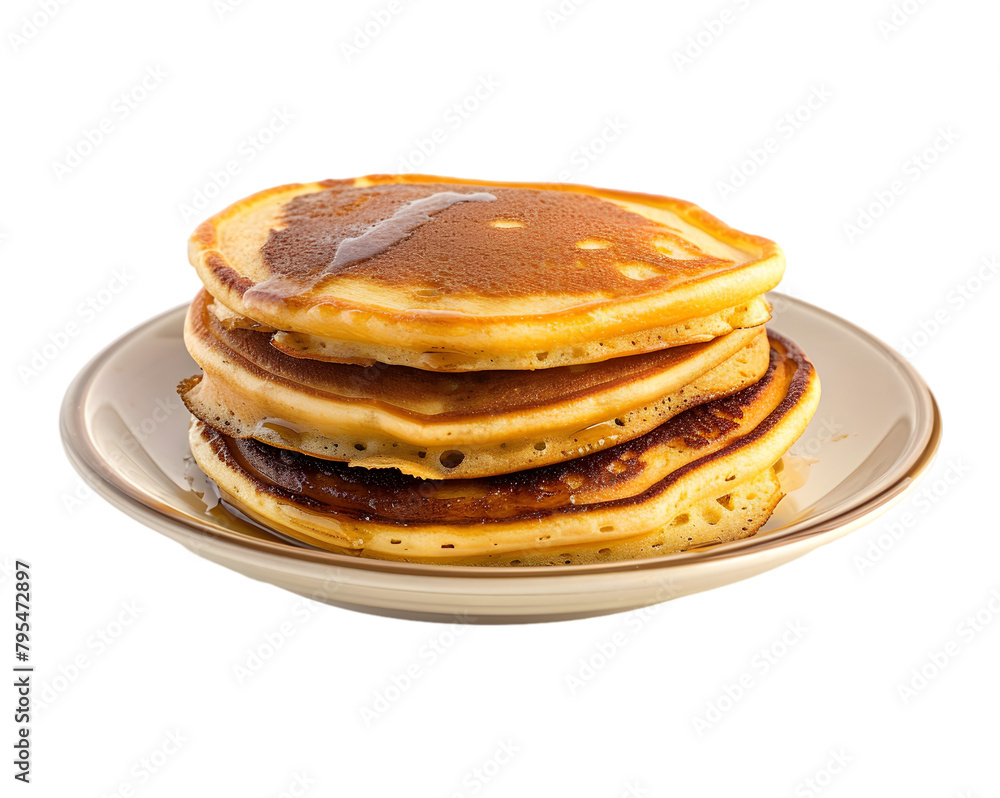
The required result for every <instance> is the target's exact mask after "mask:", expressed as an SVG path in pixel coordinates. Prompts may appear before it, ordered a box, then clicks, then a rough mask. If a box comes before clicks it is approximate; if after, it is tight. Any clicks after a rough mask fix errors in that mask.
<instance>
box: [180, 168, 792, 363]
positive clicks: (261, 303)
mask: <svg viewBox="0 0 1000 798" xmlns="http://www.w3.org/2000/svg"><path fill="white" fill-rule="evenodd" d="M190 258H191V262H192V263H193V264H194V266H195V268H196V269H197V270H198V273H199V275H200V277H201V278H202V280H203V282H204V284H205V286H206V288H207V289H208V290H209V292H210V293H211V294H213V295H214V296H215V297H217V298H218V299H219V300H220V301H221V302H222V303H223V304H225V305H226V306H227V307H228V308H230V309H231V310H232V311H233V312H234V313H235V314H238V315H240V316H243V317H246V318H249V319H251V320H253V321H255V322H258V323H260V324H263V325H266V326H268V327H270V328H273V329H274V330H276V331H278V334H277V335H276V342H277V343H278V344H279V345H280V346H281V347H282V348H283V349H284V350H285V351H286V352H289V353H292V354H296V355H300V356H304V357H308V358H324V359H328V360H333V361H342V362H357V363H365V362H372V361H379V362H384V363H391V364H397V365H407V366H411V367H415V368H423V369H430V370H442V371H445V370H447V371H462V370H495V369H547V368H553V367H557V366H561V365H567V364H573V363H585V362H595V361H601V360H605V359H608V358H610V357H617V356H621V355H624V354H634V353H637V352H644V351H651V350H655V349H661V348H665V347H670V346H677V345H681V344H685V343H692V342H697V341H704V340H708V339H710V338H713V337H716V336H719V335H723V334H725V333H727V332H730V331H732V330H733V329H737V328H742V327H746V326H755V325H757V324H760V323H762V322H763V321H765V320H766V319H767V317H768V309H767V305H766V303H765V302H764V300H763V299H762V295H763V293H764V292H765V291H767V290H769V289H771V288H773V287H774V286H775V285H776V284H777V283H778V281H779V280H780V278H781V274H782V271H783V269H784V257H783V255H782V253H781V250H780V249H779V248H778V246H777V245H776V244H774V243H773V242H772V241H769V240H767V239H764V238H760V237H758V236H751V235H747V234H745V233H741V232H739V231H737V230H734V229H733V228H730V227H729V226H727V225H725V224H723V223H722V222H720V221H719V220H718V219H716V218H715V217H713V216H711V215H709V214H707V213H706V212H705V211H703V210H701V209H700V208H698V207H697V206H694V205H692V204H691V203H687V202H683V201H681V200H676V199H671V198H667V197H657V196H653V195H646V194H634V193H628V192H621V191H611V190H606V189H595V188H590V187H587V186H566V185H560V184H546V183H496V182H493V183H491V182H487V181H471V180H458V179H456V178H443V177H433V176H427V175H402V176H401V175H370V176H368V177H362V178H355V179H349V180H329V181H323V182H320V183H307V184H295V185H290V186H282V187H278V188H274V189H270V190H267V191H263V192H260V193H258V194H255V195H253V196H251V197H248V198H247V199H245V200H242V201H240V202H238V203H236V204H235V205H233V206H231V207H230V208H228V209H226V210H225V211H223V212H222V213H220V214H217V215H216V216H214V217H212V218H211V219H209V220H208V221H206V222H205V223H203V224H202V225H201V226H199V228H198V229H197V231H196V232H195V234H194V236H193V237H192V239H191V244H190Z"/></svg>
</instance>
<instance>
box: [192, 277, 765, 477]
mask: <svg viewBox="0 0 1000 798" xmlns="http://www.w3.org/2000/svg"><path fill="white" fill-rule="evenodd" d="M217 307H218V303H215V302H213V301H212V299H211V297H210V296H209V295H208V294H207V293H205V292H204V291H203V292H201V293H200V294H199V296H198V297H197V298H196V299H195V301H194V302H193V303H192V305H191V308H190V310H189V313H188V319H187V324H186V326H185V342H186V344H187V347H188V350H189V351H190V353H191V355H192V356H193V357H194V359H195V361H197V363H198V365H200V366H201V367H202V369H203V370H204V376H202V377H200V378H192V379H190V380H186V381H185V382H184V383H182V385H181V395H182V397H183V399H184V402H185V403H186V405H187V406H188V408H189V409H190V410H191V412H192V413H193V414H194V415H195V416H196V417H198V418H199V419H201V420H202V421H204V422H205V423H207V424H209V425H210V426H213V427H215V428H217V429H219V430H220V431H221V432H224V433H225V434H227V435H230V436H234V437H252V438H256V439H257V440H260V441H263V442H265V443H269V444H271V445H274V446H278V447H281V448H288V449H295V450H297V451H301V452H304V453H307V454H311V455H314V456H317V457H323V458H327V459H332V460H343V461H346V462H349V463H351V464H352V465H360V466H365V467H367V468H384V467H394V468H399V469H400V470H402V471H404V472H405V473H407V474H411V475H414V476H420V477H427V478H465V477H479V476H488V475H491V474H500V473H509V472H512V471H517V470H521V469H524V468H529V467H536V466H541V465H546V464H548V463H554V462H558V461H561V460H566V459H570V458H574V457H579V456H581V455H584V454H587V453H588V452H593V451H597V450H600V449H603V448H607V447H609V446H612V445H614V444H616V443H622V442H625V441H628V440H631V439H633V438H636V437H638V436H640V435H642V434H644V433H645V432H648V431H649V430H651V429H653V428H654V427H656V426H657V425H659V424H661V423H663V421H665V420H666V419H668V418H671V417H672V416H674V415H676V414H677V413H680V412H682V411H683V410H685V409H687V408H688V407H692V406H694V405H696V404H700V403H702V402H706V401H709V400H711V399H715V398H718V397H721V396H728V395H729V394H732V393H734V392H736V391H738V390H740V389H742V388H745V387H746V386H748V385H750V384H752V383H754V382H756V381H757V380H758V379H760V377H761V376H762V375H763V374H764V372H765V370H766V369H767V367H768V357H769V346H768V342H767V335H766V334H765V332H764V328H763V327H759V328H753V329H748V330H736V331H734V332H731V333H729V334H728V335H725V336H722V337H720V338H716V339H714V340H712V341H708V342H705V343H700V344H689V345H686V346H681V347H673V348H670V349H664V350H659V351H655V352H650V353H646V354H641V355H633V356H630V357H621V358H614V359H612V360H607V361H603V362H600V363H593V364H582V365H576V366H563V367H559V368H554V369H547V370H545V371H527V372H513V371H477V372H465V373H458V374H447V373H435V372H430V371H422V370H419V369H412V368H407V367H405V366H384V365H380V366H372V367H363V366H355V365H344V364H336V363H326V362H314V361H307V360H302V359H299V358H292V357H288V356H287V355H285V354H283V353H282V352H280V351H278V350H277V349H275V348H274V347H273V346H271V345H270V338H269V336H268V334H267V333H266V332H260V331H255V330H253V329H244V328H242V327H231V326H228V325H227V324H226V323H225V320H226V319H227V318H228V316H227V314H225V313H224V312H223V313H222V314H221V315H222V319H220V318H218V317H217V316H216V313H215V312H214V310H215V309H216V308H217Z"/></svg>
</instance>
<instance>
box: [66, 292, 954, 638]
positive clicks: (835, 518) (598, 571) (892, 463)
mask: <svg viewBox="0 0 1000 798" xmlns="http://www.w3.org/2000/svg"><path fill="white" fill-rule="evenodd" d="M770 298H771V301H772V302H773V303H774V306H775V310H774V319H773V320H772V322H771V323H770V325H769V326H770V327H771V328H773V329H774V330H777V331H778V332H780V333H782V334H784V335H786V336H788V337H789V338H791V339H792V340H793V341H795V342H796V343H798V344H799V345H800V346H801V347H802V348H803V349H804V350H805V352H806V353H807V354H808V355H809V357H810V358H811V359H812V361H813V363H814V364H815V366H816V370H817V371H818V372H819V376H820V380H821V382H822V387H823V391H822V400H821V402H820V405H819V409H818V410H817V412H816V415H815V417H814V418H813V421H812V423H811V424H810V425H809V427H808V429H807V430H806V432H805V434H804V435H803V436H802V438H801V439H800V440H799V442H798V443H797V444H796V446H795V447H794V448H793V450H792V456H791V457H790V458H788V459H787V461H786V462H787V464H788V470H789V471H795V472H796V473H800V474H801V475H802V476H803V477H804V478H805V482H804V484H802V485H801V487H798V488H797V489H796V490H793V491H792V492H790V493H789V494H788V495H787V496H786V497H785V498H784V499H783V500H782V501H781V503H780V504H779V505H778V508H777V510H776V511H775V514H774V515H773V516H772V517H771V520H770V521H769V522H768V523H767V525H766V526H765V527H764V528H763V529H762V530H761V531H760V532H758V533H757V535H755V536H754V537H752V538H748V539H746V540H741V541H735V542H733V543H725V544H719V545H716V546H711V547H707V548H704V549H700V550H696V551H688V552H683V553H679V554H669V555H665V556H662V557H656V558H651V559H645V560H636V561H632V562H615V563H606V564H604V563H598V564H591V565H577V566H566V567H562V568H560V567H546V568H477V567H472V566H447V565H414V564H408V563H399V562H383V561H378V560H365V559H361V558H357V557H352V556H349V555H343V554H335V553H332V552H326V551H321V550H318V549H314V548H310V547H307V546H305V545H303V544H298V543H296V542H295V541H291V540H288V539H286V538H282V537H280V536H277V535H275V534H273V533H270V532H268V531H267V530H266V529H264V528H262V527H260V526H257V525H256V524H253V523H250V522H249V521H247V520H245V519H243V518H241V517H240V516H239V515H238V514H237V513H235V512H233V511H231V510H230V509H229V508H227V507H226V505H224V504H222V503H220V502H219V501H218V498H217V493H216V492H215V491H214V486H212V485H211V484H210V483H209V482H208V480H207V479H206V478H205V477H204V476H203V475H202V474H201V472H200V471H199V470H198V469H197V468H196V467H193V466H192V462H191V457H190V454H189V452H188V449H187V426H188V421H189V418H190V417H189V415H188V413H187V411H186V409H185V408H184V406H183V405H182V404H181V402H180V399H179V398H178V397H177V394H176V392H175V390H174V388H175V386H176V385H177V383H178V381H180V380H181V379H182V378H184V377H189V376H191V375H192V374H195V373H197V371H198V367H197V366H196V365H195V363H194V361H192V360H191V358H190V356H189V355H188V354H187V351H186V350H185V348H184V342H183V340H182V329H183V323H184V313H185V308H184V307H179V308H175V309H174V310H171V311H168V312H167V313H164V314H162V315H160V316H157V317H156V318H154V319H152V320H150V321H148V322H147V323H145V324H143V325H142V326H141V327H138V328H137V329H135V330H133V331H132V332H130V333H128V334H127V335H125V336H124V337H122V338H121V339H119V340H118V341H116V342H115V343H113V344H112V345H111V346H109V347H108V348H107V349H106V350H104V351H103V352H102V353H101V354H100V355H98V356H97V357H96V358H95V359H94V360H93V361H92V362H91V363H90V364H89V365H88V366H87V367H86V368H85V369H84V370H83V371H82V372H81V373H80V375H79V376H78V377H77V378H76V380H75V381H74V382H73V384H72V385H71V386H70V389H69V391H68V392H67V395H66V399H65V401H64V403H63V408H62V418H61V423H62V435H63V441H64V444H65V446H66V450H67V452H68V454H69V457H70V460H71V461H72V462H73V465H74V466H75V467H76V468H77V470H78V471H79V472H80V473H81V475H82V476H83V477H84V479H85V480H86V481H87V482H88V484H90V485H91V487H93V488H94V490H95V491H97V492H98V493H99V494H100V495H101V496H103V497H104V498H105V499H107V500H108V501H109V502H111V503H112V504H113V505H114V506H115V507H117V508H118V509H120V510H122V511H124V512H125V513H127V514H129V515H130V516H132V517H133V518H135V519H136V520H138V521H140V522H141V523H143V524H145V525H146V526H149V527H152V528H153V529H155V530H157V531H159V532H162V533H163V534H165V535H167V536H169V537H171V538H173V539H174V540H176V541H178V542H180V543H183V544H184V545H185V546H187V547H188V548H189V549H191V550H192V551H194V552H195V553H196V554H198V555H200V556H202V557H206V558H208V559H210V560H212V561H214V562H217V563H219V564H220V565H224V566H226V567H227V568H232V569H233V570H236V571H239V572H240V573H243V574H246V575H247V576H250V577H253V578H254V579H259V580H262V581H265V582H270V583H272V584H275V585H278V586H279V587H283V588H285V589H287V590H290V591H293V592H295V593H299V594H301V595H303V596H308V597H309V598H313V599H316V600H318V601H323V602H326V603H328V604H333V605H336V606H340V607H345V608H349V609H353V610H360V611H363V612H371V613H376V614H380V615H390V616H395V617H400V618H414V619H421V620H437V621H448V622H455V621H456V620H457V621H463V622H470V623H471V622H478V623H511V622H529V621H551V620H563V619H570V618H583V617H588V616H593V615H601V614H606V613H612V612H621V611H625V610H629V609H635V608H637V607H642V606H647V605H650V604H654V603H657V602H660V601H665V600H667V599H671V598H677V597H679V596H684V595H687V594H690V593H696V592H698V591H701V590H707V589H709V588H712V587H717V586H719V585H724V584H728V583H730V582H734V581H736V580H739V579H744V578H746V577H748V576H752V575H754V574H758V573H761V572H763V571H766V570H768V569H770V568H774V567H775V566H777V565H780V564H782V563H785V562H788V561H789V560H792V559H795V558H796V557H799V556H801V555H802V554H804V553H806V552H807V551H810V550H811V549H814V548H815V547H817V546H820V545H822V544H823V543H828V542H830V541H831V540H835V539H836V538H838V537H841V536H842V535H844V534H846V533H848V532H849V531H851V530H852V529H855V528H857V527H858V526H861V525H862V524H865V523H867V522H869V521H870V520H872V518H874V517H875V516H877V515H878V514H880V513H881V512H884V511H885V510H886V509H888V508H889V507H890V506H891V505H892V504H893V503H895V502H897V501H899V500H900V499H901V498H902V497H903V495H904V494H905V493H906V492H907V491H908V490H909V489H910V488H911V487H912V485H913V481H914V479H915V478H916V477H917V475H918V474H920V473H921V472H922V471H923V470H924V469H926V468H927V466H928V464H929V463H930V461H931V459H932V457H933V455H934V452H935V450H936V449H937V444H938V441H939V438H940V434H941V433H940V430H941V425H940V417H939V414H938V411H937V406H936V405H935V402H934V399H933V397H932V396H931V393H930V391H929V390H928V389H927V386H926V385H925V384H924V382H923V380H922V379H921V378H920V376H919V375H918V374H917V373H916V371H914V369H913V368H912V367H911V366H910V365H909V364H908V363H907V362H906V361H905V360H903V358H902V357H900V356H899V355H898V354H896V352H894V351H893V350H892V349H890V348H889V347H888V346H886V345H885V344H883V343H882V342H881V341H879V340H877V339H876V338H874V337H872V336H871V335H869V334H868V333H866V332H864V331H863V330H861V329H859V328H858V327H855V326H854V325H852V324H850V323H849V322H847V321H844V320H843V319H841V318H838V317H837V316H834V315H832V314H830V313H827V312H826V311H824V310H821V309H819V308H816V307H814V306H812V305H809V304H807V303H805V302H802V301H799V300H796V299H792V298H790V297H786V296H783V295H781V294H771V295H770ZM136 567H137V568H143V567H149V568H152V567H155V565H154V564H153V563H152V562H150V563H136Z"/></svg>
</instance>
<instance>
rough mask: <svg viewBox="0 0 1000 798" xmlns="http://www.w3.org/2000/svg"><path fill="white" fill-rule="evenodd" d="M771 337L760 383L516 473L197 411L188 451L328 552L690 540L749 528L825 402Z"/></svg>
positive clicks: (629, 546)
mask: <svg viewBox="0 0 1000 798" xmlns="http://www.w3.org/2000/svg"><path fill="white" fill-rule="evenodd" d="M770 339H771V355H770V363H769V366H768V369H767V372H766V373H765V375H764V377H763V378H762V379H761V380H759V381H758V382H757V383H755V384H754V385H752V386H750V387H748V388H745V389H743V390H741V391H739V392H737V393H736V394H733V395H732V396H729V397H726V398H723V399H717V400H713V401H712V402H708V403H706V404H703V405H699V406H697V407H694V408H692V409H690V410H687V411H685V412H684V413H682V414H680V415H678V416H676V417H674V418H672V419H670V420H669V421H667V422H665V423H664V424H662V425H660V426H659V427H657V428H656V429H654V430H652V431H651V432H649V433H647V434H645V435H643V436H641V437H639V438H636V439H635V440H632V441H630V442H628V443H623V444H619V445H616V446H614V447H611V448H609V449H605V450H603V451H600V452H596V453H593V454H589V455H586V456H584V457H580V458H577V459H574V460H570V461H567V462H562V463H557V464H553V465H549V466H543V467H540V468H534V469H531V470H528V471H522V472H519V473H516V474H509V475H501V476H494V477H488V478H483V479H460V480H421V479H417V478H414V477H411V476H408V475H405V474H402V473H401V472H399V471H397V470H394V469H377V470H363V469H352V468H350V467H349V466H347V465H346V464H344V463H338V462H331V461H326V460H321V459H318V458H313V457H309V456H307V455H303V454H300V453H298V452H293V451H288V450H283V449H277V448H273V447H270V446H268V445H266V444H263V443H261V442H259V441H256V440H253V439H237V438H231V437H228V436H225V435H223V434H221V433H220V432H218V431H217V430H214V429H212V428H211V427H208V426H206V425H204V424H202V423H200V422H198V423H195V424H194V425H193V426H192V428H191V435H190V442H191V450H192V453H193V454H194V457H195V460H196V461H197V462H198V464H199V465H200V466H201V468H202V469H203V470H204V471H205V472H206V473H207V474H208V475H209V476H210V477H211V478H212V479H213V480H215V482H216V483H217V484H218V486H219V488H220V489H221V490H222V492H223V493H224V494H225V495H226V496H227V497H228V498H229V499H230V500H231V501H232V502H233V503H234V504H235V505H236V506H237V507H239V508H240V509H242V510H243V511H244V512H246V513H247V514H248V515H249V516H250V517H251V518H254V519H256V520H258V521H260V522H262V523H264V524H266V525H267V526H269V527H271V528H273V529H276V530H277V531H279V532H282V533H284V534H287V535H290V536H291V537H294V538H296V539H298V540H301V541H304V542H307V543H310V544H312V545H315V546H318V547H320V548H324V549H329V550H332V551H339V552H343V553H347V554H353V555H357V556H363V557H373V558H379V559H395V560H406V561H410V562H431V563H452V564H481V565H486V564H494V565H519V564H523V565H529V564H548V563H557V562H558V563H563V564H567V563H568V564H572V563H574V562H591V561H603V559H620V558H629V557H633V556H642V555H646V554H664V553H668V552H670V551H680V550H684V549H686V548H693V547H696V546H700V545H706V544H709V543H712V542H716V541H718V540H731V539H736V538H739V537H742V536H746V535H749V534H753V532H754V531H755V530H756V529H757V528H759V526H760V525H761V524H763V523H764V521H765V520H766V518H767V516H768V515H769V514H770V511H771V509H773V506H774V504H775V503H776V502H777V500H778V498H780V494H779V488H778V487H777V486H776V482H775V476H774V472H773V466H774V464H775V463H776V462H777V461H778V460H779V458H781V456H782V455H783V454H784V453H785V452H786V451H787V450H788V448H789V447H790V446H791V445H792V444H793V443H794V442H795V440H796V439H797V438H798V437H799V436H800V435H801V434H802V432H803V431H804V429H805V427H806V425H807V424H808V422H809V419H810V418H811V417H812V414H813V413H814V412H815V408H816V405H817V404H818V401H819V381H818V378H817V377H816V374H815V372H814V370H813V368H812V365H811V364H810V363H809V361H808V360H807V359H806V358H805V356H804V355H803V354H802V353H801V351H799V350H798V348H797V347H795V346H794V345H793V344H791V343H790V342H788V341H787V340H785V339H783V338H781V337H780V336H777V335H774V334H771V336H770ZM713 502H714V504H713ZM685 515H686V516H687V517H686V518H685Z"/></svg>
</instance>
